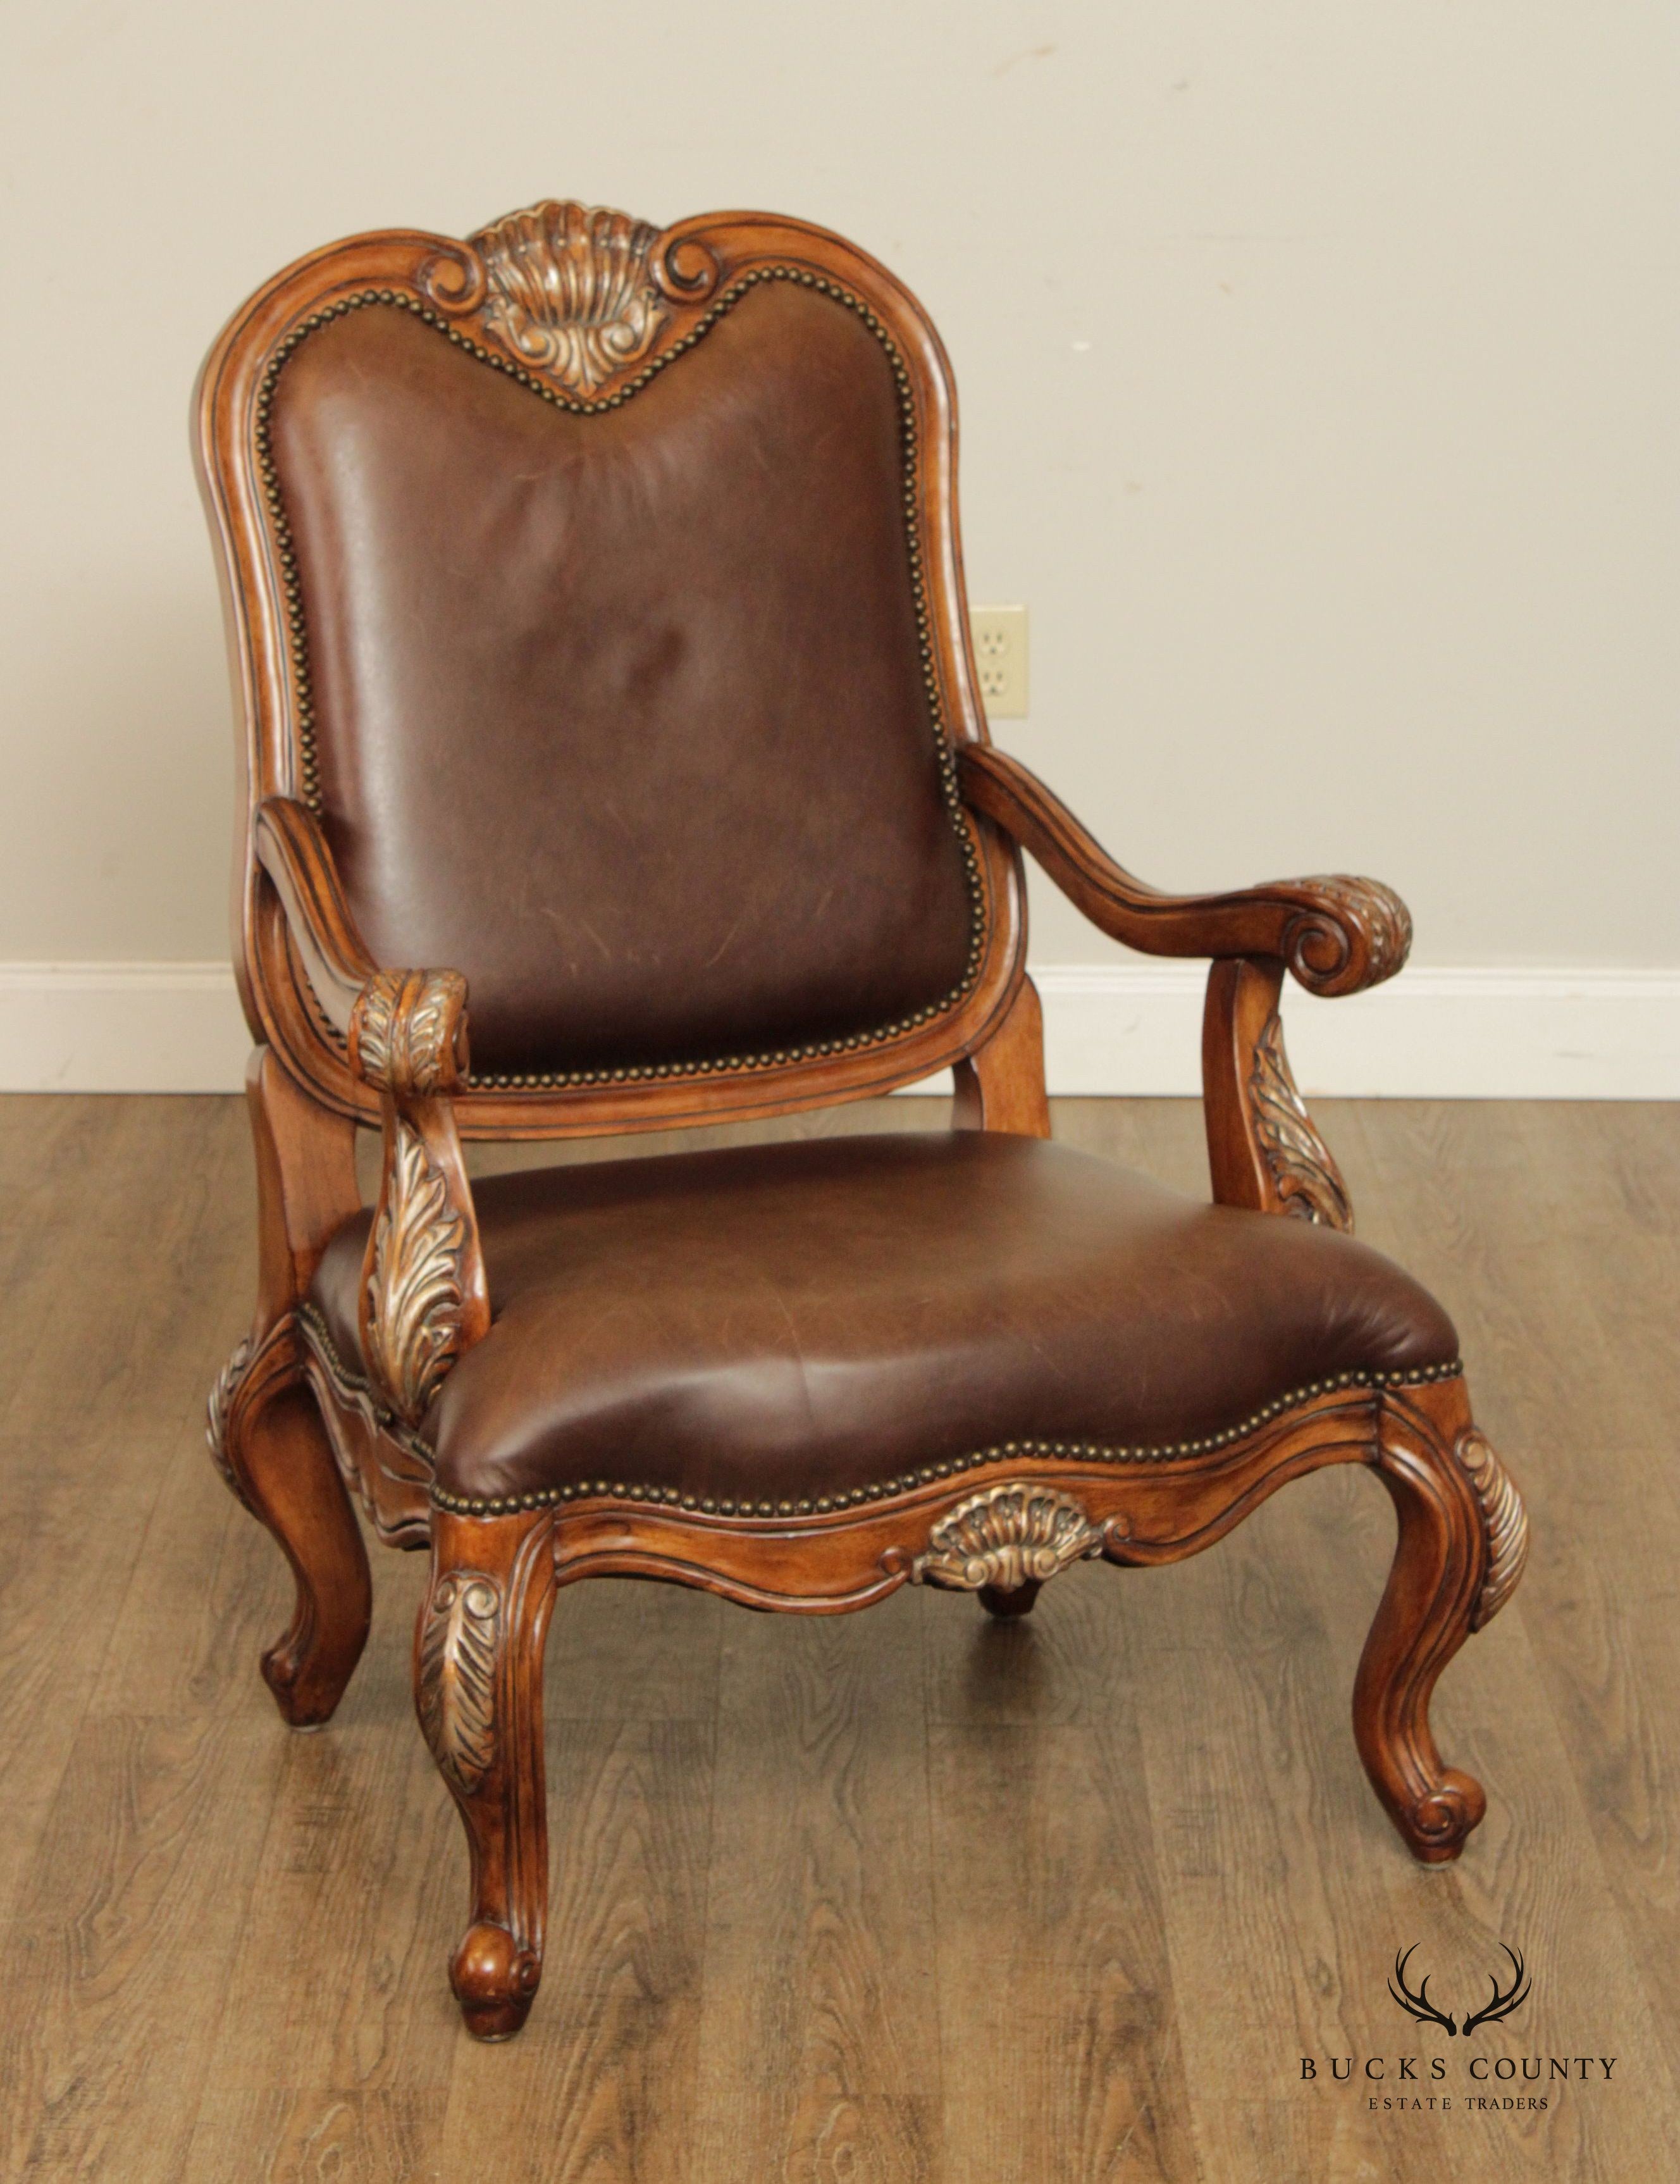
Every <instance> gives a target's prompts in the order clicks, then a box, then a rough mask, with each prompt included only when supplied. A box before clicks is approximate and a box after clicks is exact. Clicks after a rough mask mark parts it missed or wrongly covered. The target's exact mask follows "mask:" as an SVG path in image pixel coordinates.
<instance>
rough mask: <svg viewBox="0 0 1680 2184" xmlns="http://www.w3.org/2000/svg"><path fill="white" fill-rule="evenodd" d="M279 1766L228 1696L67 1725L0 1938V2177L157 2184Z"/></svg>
mask: <svg viewBox="0 0 1680 2184" xmlns="http://www.w3.org/2000/svg"><path fill="white" fill-rule="evenodd" d="M282 1765H283V1759H282V1752H281V1747H279V1746H278V1745H277V1744H276V1741H275V1736H274V1731H273V1729H272V1726H271V1724H270V1723H269V1722H268V1721H265V1720H264V1719H262V1718H261V1716H260V1715H259V1714H249V1715H247V1714H242V1713H238V1712H236V1711H235V1710H234V1709H232V1708H230V1709H228V1710H227V1711H225V1712H224V1713H220V1714H216V1713H197V1712H194V1711H192V1710H190V1709H186V1708H183V1709H182V1710H181V1712H179V1713H175V1714H174V1715H171V1716H169V1717H166V1718H164V1719H156V1718H153V1719H137V1718H136V1717H133V1716H131V1715H120V1714H110V1713H103V1714H100V1715H98V1716H97V1717H94V1718H92V1719H89V1720H87V1721H86V1722H85V1723H84V1724H83V1725H82V1727H81V1730H80V1731H79V1732H78V1734H77V1736H76V1739H75V1745H74V1747H72V1750H71V1752H70V1760H69V1763H68V1764H67V1766H66V1767H65V1769H64V1778H63V1780H62V1782H61V1783H60V1785H59V1788H58V1795H57V1797H55V1798H54V1800H53V1807H52V1809H51V1812H50V1813H49V1814H48V1818H47V1825H46V1828H45V1830H43V1833H42V1840H41V1842H40V1844H39V1846H38V1847H37V1849H36V1856H35V1859H34V1861H33V1863H32V1865H31V1869H30V1871H29V1872H28V1874H27V1875H25V1880H24V1884H23V1887H22V1889H21V1891H20V1898H19V1900H20V1902H21V1903H22V1904H23V1906H24V1907H25V1908H24V1910H23V1911H22V1912H21V1913H20V1914H19V1916H18V1917H16V1918H15V1919H13V1921H12V1922H11V1924H10V1925H9V1926H8V1930H7V1931H6V1932H5V1935H4V1936H3V1943H0V1992H4V1993H5V1995H6V1996H7V1997H8V2007H7V2009H6V2011H5V2014H4V2017H3V2020H0V2082H3V2083H4V2085H5V2086H6V2088H7V2098H6V2099H5V2101H4V2102H3V2103H0V2175H3V2176H8V2177H18V2178H32V2177H36V2176H39V2177H53V2178H58V2177H67V2176H77V2177H81V2176H110V2177H113V2178H118V2177H120V2178H121V2179H123V2180H124V2184H153V2180H156V2184H175V2179H176V2178H178V2176H180V2173H181V2167H182V2165H183V2163H184V2160H185V2159H186V2148H187V2144H188V2142H189V2140H190V2137H191V2134H192V2124H193V2117H194V2113H195V2111H196V2109H197V2100H198V2096H199V2092H200V2091H201V2089H202V2087H203V2082H204V2077H205V2072H206V2069H207V2066H208V2064H209V2057H210V2051H211V2047H212V2043H213V2041H214V2036H215V2034H216V2031H217V2029H218V2025H219V2023H220V2014H221V2009H222V2003H223V1997H224V1995H225V1992H226V1989H227V1982H228V1978H229V1974H230V1972H231V1967H232V1963H233V1958H234V1953H235V1949H236V1944H237V1942H238V1938H239V1934H240V1931H241V1928H242V1924H243V1921H244V1917H245V1906H246V1902H247V1898H248V1896H249V1893H250V1889H251V1885H252V1881H253V1877H254V1875H255V1874H256V1872H257V1869H258V1865H259V1858H260V1856H261V1852H262V1847H263V1842H264V1836H265V1834H266V1831H267V1825H268V1819H269V1815H270V1810H271V1809H272V1805H273V1800H274V1797H275V1791H276V1789H277V1786H278V1779H279V1775H280V1773H281V1768H282Z"/></svg>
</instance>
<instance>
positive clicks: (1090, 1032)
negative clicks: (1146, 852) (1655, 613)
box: [0, 961, 1680, 1100]
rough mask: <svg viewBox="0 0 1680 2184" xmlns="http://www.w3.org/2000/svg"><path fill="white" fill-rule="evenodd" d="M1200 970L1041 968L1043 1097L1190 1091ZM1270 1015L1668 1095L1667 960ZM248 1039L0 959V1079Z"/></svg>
mask: <svg viewBox="0 0 1680 2184" xmlns="http://www.w3.org/2000/svg"><path fill="white" fill-rule="evenodd" d="M1204 976H1205V973H1204V971H1203V969H1202V967H1200V966H1199V965H1198V964H1194V963H1153V962H1143V961H1138V962H1135V963H1134V962H1115V963H1091V964H1082V963H1046V964H1043V965H1041V966H1039V967H1037V968H1036V969H1035V970H1034V972H1033V977H1034V978H1035V979H1036V980H1037V986H1038V990H1039V992H1040V994H1042V995H1043V1000H1044V1021H1045V1042H1046V1050H1047V1056H1048V1062H1049V1080H1050V1089H1051V1091H1052V1092H1060V1093H1076V1094H1077V1093H1082V1094H1087V1095H1093V1094H1094V1095H1102V1094H1125V1093H1143V1094H1155V1095H1171V1094H1178V1093H1193V1092H1195V1091H1197V1090H1199V1068H1200V1051H1201V1006H1202V989H1203V983H1204ZM1284 1021H1285V1023H1286V1025H1287V1027H1288V1039H1289V1051H1290V1056H1291V1058H1292V1060H1293V1063H1294V1067H1295V1074H1296V1076H1297V1077H1298V1078H1299V1080H1300V1083H1301V1084H1302V1087H1303V1089H1305V1090H1306V1091H1308V1092H1316V1093H1321V1094H1324V1095H1330V1096H1332V1097H1333V1096H1346V1097H1366V1096H1371V1095H1377V1096H1382V1095H1387V1096H1388V1097H1390V1098H1410V1099H1437V1100H1484V1099H1503V1100H1673V1099H1680V970H1606V969H1599V968H1592V969H1587V970H1578V971H1566V970H1508V969H1494V968H1491V967H1489V968H1475V967H1466V968H1460V969H1451V970H1448V969H1439V970H1432V969H1429V968H1427V967H1421V968H1419V969H1416V970H1408V971H1405V972H1402V973H1401V975H1400V977H1399V979H1398V980H1397V981H1396V982H1395V983H1394V984H1392V985H1388V986H1383V987H1380V988H1379V989H1377V992H1375V993H1374V994H1361V995H1358V996H1356V997H1355V999H1354V1000H1345V1001H1334V1002H1327V1001H1316V1000H1313V999H1312V998H1311V997H1310V995H1306V994H1304V993H1302V992H1301V991H1300V990H1299V989H1298V988H1293V987H1292V988H1291V989H1289V991H1288V999H1287V1000H1286V1002H1285V1004H1284ZM249 1047H250V1039H249V1037H248V1034H247V1032H246V1029H245V1024H244V1020H243V1018H242V1017H241V1015H240V1011H239V1003H238V1000H237V999H236V996H235V993H234V986H233V976H232V973H231V972H230V971H229V969H228V968H227V966H226V965H225V963H0V1091H7V1092H233V1091H236V1090H237V1089H239V1087H240V1085H241V1084H242V1083H243V1081H244V1071H245V1057H246V1055H247V1053H248V1050H249ZM944 1081H945V1080H938V1081H936V1082H934V1083H932V1084H929V1085H928V1086H927V1087H926V1089H928V1090H929V1091H937V1090H939V1089H943V1082H944Z"/></svg>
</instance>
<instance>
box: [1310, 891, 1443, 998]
mask: <svg viewBox="0 0 1680 2184" xmlns="http://www.w3.org/2000/svg"><path fill="white" fill-rule="evenodd" d="M1297 885H1298V887H1299V891H1300V893H1301V894H1303V895H1305V897H1307V898H1308V899H1307V900H1305V901H1303V903H1302V904H1301V906H1300V907H1299V910H1297V911H1295V912H1294V914H1293V916H1292V917H1290V919H1289V920H1288V923H1287V924H1286V925H1285V927H1284V928H1283V960H1284V961H1285V962H1286V963H1287V964H1288V967H1289V969H1290V971H1291V972H1293V975H1294V976H1295V977H1296V978H1298V979H1299V981H1300V983H1301V984H1302V985H1304V986H1305V988H1306V989H1307V991H1308V992H1309V993H1310V994H1321V995H1326V996H1327V997H1329V996H1333V995H1340V994H1358V993H1362V992H1363V991H1364V990H1365V989H1366V987H1367V986H1379V985H1381V984H1382V981H1383V980H1384V979H1385V978H1393V977H1394V973H1395V972H1396V971H1398V970H1399V968H1400V966H1401V965H1402V964H1403V963H1404V962H1405V960H1406V957H1407V956H1408V955H1409V954H1410V950H1411V913H1410V911H1409V910H1408V909H1407V908H1406V906H1405V903H1403V902H1402V901H1401V900H1400V898H1399V895H1397V894H1395V893H1394V889H1392V888H1388V887H1384V886H1383V884H1382V882H1381V881H1380V880H1365V879H1355V878H1353V877H1349V875H1348V874H1346V873H1342V872H1331V873H1327V874H1325V875H1323V876H1322V877H1318V878H1314V879H1309V880H1302V881H1300V882H1299V883H1297Z"/></svg>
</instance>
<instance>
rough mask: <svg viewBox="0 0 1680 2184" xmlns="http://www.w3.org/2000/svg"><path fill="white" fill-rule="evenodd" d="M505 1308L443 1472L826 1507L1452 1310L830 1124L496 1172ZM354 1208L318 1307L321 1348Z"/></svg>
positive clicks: (515, 1483)
mask: <svg viewBox="0 0 1680 2184" xmlns="http://www.w3.org/2000/svg"><path fill="white" fill-rule="evenodd" d="M475 1195H476V1202H477V1206H478V1214H479V1220H480V1223H481V1231H482V1235H483V1241H484V1251H485V1258H486V1262H487V1269H488V1273H489V1279H490V1287H491V1299H492V1309H493V1311H494V1313H495V1323H494V1325H493V1327H492V1329H491V1332H490V1334H488V1335H487V1337H486V1338H485V1340H483V1341H482V1342H481V1343H480V1344H478V1345H477V1346H476V1347H475V1348H474V1349H473V1350H471V1351H470V1352H469V1353H468V1354H467V1356H466V1357H465V1358H464V1359H463V1360H462V1362H461V1363H460V1364H459V1366H458V1367H457V1368H455V1370H454V1371H453V1373H451V1374H450V1376H449V1378H448V1379H447V1380H446V1381H445V1382H444V1384H443V1388H442V1394H441V1396H439V1398H438V1399H437V1402H436V1404H435V1405H434V1407H433V1411H432V1413H431V1418H430V1419H429V1420H428V1422H427V1430H428V1433H429V1434H430V1435H431V1437H432V1438H433V1440H435V1445H436V1448H437V1477H438V1483H439V1485H441V1486H442V1488H443V1489H444V1490H446V1491H447V1492H448V1493H451V1494H454V1495H458V1496H485V1497H495V1496H507V1495H513V1494H520V1493H526V1492H530V1491H534V1490H542V1489H552V1488H554V1487H555V1486H558V1485H565V1484H570V1483H572V1482H576V1481H580V1480H586V1479H609V1480H618V1481H626V1482H631V1483H643V1484H646V1485H653V1486H669V1487H676V1488H679V1489H681V1490H682V1491H684V1492H690V1493H694V1494H697V1495H710V1496H719V1497H734V1498H749V1499H753V1500H757V1499H759V1498H761V1497H767V1498H769V1499H770V1500H772V1501H775V1500H781V1499H784V1498H787V1497H789V1496H796V1497H797V1496H818V1495H832V1494H836V1493H838V1492H843V1491H845V1490H848V1489H851V1488H854V1487H859V1486H864V1485H875V1484H877V1483H880V1482H882V1481H884V1480H887V1479H891V1478H894V1477H897V1476H898V1475H900V1474H904V1473H905V1472H908V1471H912V1470H915V1469H917V1468H921V1466H923V1465H926V1464H930V1463H942V1462H944V1461H946V1460H948V1459H953V1458H958V1457H964V1456H966V1455H969V1454H971V1453H972V1452H974V1451H977V1450H979V1449H982V1448H984V1447H987V1446H993V1445H996V1444H999V1443H1001V1442H1005V1441H1010V1440H1026V1439H1039V1440H1044V1439H1049V1440H1060V1439H1067V1440H1090V1441H1097V1442H1101V1443H1104V1444H1109V1445H1114V1446H1125V1447H1130V1446H1138V1445H1152V1444H1158V1443H1160V1442H1162V1441H1177V1440H1183V1439H1186V1438H1193V1437H1196V1436H1199V1435H1206V1434H1213V1433H1218V1432H1220V1431H1221V1430H1223V1429H1227V1428H1230V1427H1232V1426H1235V1425H1237V1424H1239V1423H1240V1422H1242V1421H1243V1419H1244V1418H1247V1417H1249V1415H1250V1414H1251V1413H1252V1412H1254V1411H1255V1410H1256V1409H1257V1408H1259V1407H1260V1406H1262V1405H1263V1404H1265V1403H1266V1402H1268V1401H1271V1400H1273V1399H1275V1398H1276V1397H1277V1396H1282V1395H1284V1394H1287V1393H1289V1392H1291V1391H1293V1390H1299V1389H1301V1388H1303V1387H1305V1386H1306V1385H1308V1384H1309V1383H1310V1382H1313V1381H1316V1380H1320V1379H1326V1378H1328V1377H1331V1376H1333V1375H1336V1374H1338V1373H1343V1372H1357V1373H1371V1372H1378V1371H1393V1370H1397V1369H1405V1368H1416V1367H1427V1366H1431V1365H1438V1364H1445V1363H1447V1362H1449V1361H1451V1360H1452V1359H1453V1357H1455V1352H1456V1348H1457V1340H1456V1337H1455V1334H1454V1331H1453V1328H1452V1323H1451V1322H1450V1321H1449V1319H1448V1318H1447V1316H1446V1314H1445V1313H1444V1312H1443V1311H1442V1310H1441V1308H1440V1307H1439V1306H1438V1305H1437V1304H1436V1303H1435V1302H1434V1301H1432V1299H1431V1298H1430V1297H1429V1296H1428V1295H1427V1294H1426V1292H1425V1291H1424V1290H1421V1288H1419V1286H1418V1285H1417V1284H1416V1282H1414V1281H1412V1280H1411V1279H1410V1277H1409V1276H1407V1275H1405V1273H1401V1271H1400V1270H1399V1268H1397V1267H1395V1266H1394V1265H1392V1264H1391V1263H1390V1262H1388V1260H1387V1259H1384V1258H1382V1257H1381V1256H1379V1255H1378V1254H1377V1252H1375V1251H1371V1250H1369V1249H1367V1247H1366V1246H1365V1245H1362V1244H1358V1243H1355V1241H1354V1240H1352V1239H1351V1238H1350V1237H1347V1236H1343V1235H1339V1234H1335V1233H1333V1232H1332V1231H1330V1230H1327V1229H1318V1228H1315V1227H1313V1226H1311V1225H1310V1223H1306V1222H1302V1221H1292V1220H1280V1219H1277V1218H1276V1217H1271V1216H1268V1215H1264V1214H1259V1213H1247V1212H1236V1211H1233V1210H1232V1209H1230V1208H1228V1207H1221V1206H1204V1205H1199V1204H1198V1203H1196V1202H1194V1201H1192V1200H1189V1199H1186V1198H1182V1197H1180V1196H1178V1195H1176V1194H1175V1193H1173V1192H1171V1191H1169V1190H1164V1189H1162V1188H1161V1187H1160V1185H1159V1184H1154V1183H1152V1182H1150V1181H1149V1180H1147V1179H1146V1178H1143V1177H1141V1176H1138V1175H1134V1174H1132V1173H1128V1172H1127V1171H1126V1170H1125V1169H1123V1168H1119V1167H1114V1166H1112V1165H1110V1163H1109V1162H1105V1161H1101V1160H1095V1159H1093V1158H1091V1157H1089V1156H1087V1155H1084V1154H1081V1153H1076V1152H1071V1151H1067V1150H1065V1149H1064V1148H1062V1147H1060V1146H1057V1145H1049V1144H1045V1143H1043V1142H1040V1141H1037V1140H1034V1139H1026V1138H1016V1137H1006V1136H999V1135H993V1134H977V1133H976V1134H967V1133H954V1134H948V1135H947V1134H929V1135H921V1134H915V1135H904V1136H899V1137H847V1138H836V1139H821V1140H816V1141H814V1142H806V1143H796V1144H782V1145H767V1146H753V1147H743V1148H739V1149H733V1148H732V1149H730V1150H727V1151H718V1152H707V1153H693V1154H675V1155H665V1156H658V1157H655V1158H653V1159H640V1160H620V1161H613V1162H601V1163H598V1164H592V1165H585V1166H576V1167H559V1168H551V1169H545V1170H539V1171H536V1172H526V1173H517V1174H512V1175H503V1176H500V1177H497V1178H491V1179H487V1180H484V1181H482V1182H481V1183H479V1184H477V1185H476V1191H475ZM367 1227H368V1217H367V1216H365V1215H364V1216H363V1217H361V1218H360V1219H359V1220H357V1221H353V1222H352V1223H349V1224H348V1226H347V1227H346V1228H345V1229H342V1230H341V1231H340V1233H339V1234H338V1235H337V1238H336V1239H335V1240H334V1241H333V1243H332V1244H331V1246H330V1247H329V1249H328V1251H327V1254H326V1256H325V1261H324V1262H323V1263H322V1265H321V1268H320V1273H319V1274H318V1276H317V1279H316V1281H315V1284H314V1291H313V1301H314V1304H315V1305H316V1307H317V1308H318V1309H320V1311H321V1312H322V1313H323V1315H324V1316H325V1318H326V1320H327V1322H328V1324H329V1327H330V1329H331V1334H332V1337H333V1340H334V1341H335V1343H336V1344H337V1347H338V1349H339V1351H340V1352H341V1354H342V1357H344V1358H345V1359H347V1360H349V1359H353V1358H354V1357H355V1356H356V1350H355V1340H356V1338H355V1302H356V1290H357V1285H358V1282H359V1274H360V1268H361V1259H362V1251H363V1247H364V1242H365V1240H366V1235H367Z"/></svg>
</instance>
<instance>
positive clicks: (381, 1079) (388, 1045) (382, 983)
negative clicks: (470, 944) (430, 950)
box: [350, 971, 467, 1097]
mask: <svg viewBox="0 0 1680 2184" xmlns="http://www.w3.org/2000/svg"><path fill="white" fill-rule="evenodd" d="M466 998H467V982H466V980H465V978H463V977H462V976H461V974H460V972H459V971H380V972H376V973H375V976H374V977H373V978H370V979H369V981H368V983H367V984H366V985H365V986H364V987H363V989H362V990H361V992H360V994H359V995H358V996H357V999H356V1006H355V1008H354V1010H353V1012H352V1015H351V1019H350V1053H351V1056H352V1060H353V1067H355V1069H356V1070H357V1072H358V1073H359V1075H360V1076H361V1077H362V1078H364V1081H365V1082H366V1083H368V1084H371V1085H374V1086H375V1087H376V1088H377V1089H379V1090H381V1091H382V1092H397V1093H402V1094H404V1095H416V1096H420V1097H426V1096H429V1095H431V1094H432V1093H436V1092H443V1091H448V1090H450V1089H453V1087H454V1085H455V1084H457V1083H458V1082H459V1078H460V1073H461V1062H460V1054H459V1048H460V1045H461V1043H462V1042H461V1017H462V1012H463V1011H464V1010H465V1007H466Z"/></svg>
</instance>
